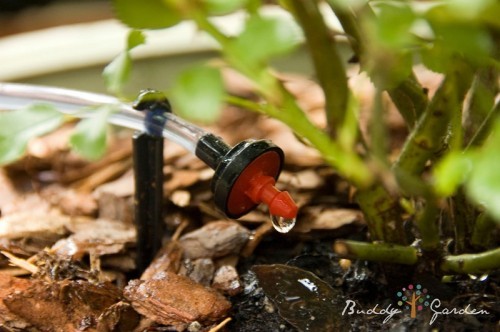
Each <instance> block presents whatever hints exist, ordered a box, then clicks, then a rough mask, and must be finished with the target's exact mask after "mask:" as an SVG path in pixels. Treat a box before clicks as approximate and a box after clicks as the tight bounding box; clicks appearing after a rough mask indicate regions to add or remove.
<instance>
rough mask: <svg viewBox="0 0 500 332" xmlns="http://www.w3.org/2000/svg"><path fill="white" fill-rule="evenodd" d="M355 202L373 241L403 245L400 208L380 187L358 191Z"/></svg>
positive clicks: (395, 200)
mask: <svg viewBox="0 0 500 332" xmlns="http://www.w3.org/2000/svg"><path fill="white" fill-rule="evenodd" d="M356 200H357V202H358V204H359V205H360V207H361V209H362V210H363V212H364V214H365V217H366V222H367V224H368V230H369V232H370V236H371V239H372V240H373V241H385V242H390V243H400V244H405V243H406V238H405V235H404V230H403V220H402V217H401V216H402V214H403V211H402V208H401V206H400V205H399V202H398V200H397V198H396V197H394V196H393V195H391V194H390V193H389V192H388V191H387V189H386V188H385V187H384V186H382V185H374V186H372V187H370V188H367V189H363V190H360V191H359V192H358V193H357V194H356Z"/></svg>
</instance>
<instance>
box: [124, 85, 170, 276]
mask: <svg viewBox="0 0 500 332" xmlns="http://www.w3.org/2000/svg"><path fill="white" fill-rule="evenodd" d="M133 107H134V108H135V109H136V110H138V111H141V112H145V116H144V127H145V129H146V132H143V133H136V134H135V135H134V137H133V158H134V176H135V200H134V203H135V204H134V205H135V223H136V228H137V260H136V262H137V271H138V272H139V273H142V272H143V271H144V270H145V269H146V268H147V267H148V266H149V264H150V263H151V261H152V260H153V258H154V257H155V255H156V253H157V252H158V250H159V249H160V247H161V244H162V243H161V242H162V238H163V231H164V223H163V213H162V212H163V135H162V133H163V128H164V126H165V123H166V121H167V118H166V116H165V114H166V113H169V112H171V111H172V109H171V107H170V103H169V102H168V100H167V98H166V97H165V96H164V95H163V94H162V93H161V92H159V91H155V90H143V91H141V93H140V94H139V96H138V97H137V99H136V101H135V103H134V105H133Z"/></svg>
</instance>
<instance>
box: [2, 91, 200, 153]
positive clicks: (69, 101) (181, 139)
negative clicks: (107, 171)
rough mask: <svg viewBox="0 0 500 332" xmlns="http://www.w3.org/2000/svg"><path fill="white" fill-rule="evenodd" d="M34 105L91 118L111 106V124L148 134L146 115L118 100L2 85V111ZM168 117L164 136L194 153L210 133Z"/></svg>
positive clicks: (177, 118) (82, 93)
mask: <svg viewBox="0 0 500 332" xmlns="http://www.w3.org/2000/svg"><path fill="white" fill-rule="evenodd" d="M34 103H49V104H52V105H54V107H56V108H57V109H58V110H59V111H60V112H61V113H64V114H68V115H72V116H75V117H78V118H86V117H89V116H91V115H92V107H96V106H100V105H110V106H111V105H112V106H113V107H115V108H116V109H117V112H113V113H112V114H111V116H110V117H109V119H108V122H109V123H111V124H114V125H117V126H121V127H125V128H130V129H134V130H139V131H145V126H144V113H143V112H138V111H136V110H134V109H133V108H132V106H130V105H128V104H125V103H123V102H121V101H120V100H118V99H117V98H114V97H111V96H107V95H103V94H98V93H90V92H84V91H78V90H70V89H62V88H56V87H46V86H38V85H29V84H19V83H2V82H0V111H2V110H17V109H20V108H23V107H26V106H28V105H31V104H34ZM166 117H167V121H166V124H165V127H164V128H163V137H164V138H166V139H168V140H171V141H173V142H175V143H177V144H179V145H181V146H182V147H184V148H185V149H186V150H188V151H190V152H191V153H195V151H196V146H197V143H198V141H199V140H200V138H201V137H203V136H204V135H206V134H208V133H207V132H206V131H205V130H203V129H201V128H199V127H197V126H195V125H193V124H191V123H188V122H186V121H184V120H182V119H180V118H179V117H177V116H175V115H174V114H171V113H168V114H166Z"/></svg>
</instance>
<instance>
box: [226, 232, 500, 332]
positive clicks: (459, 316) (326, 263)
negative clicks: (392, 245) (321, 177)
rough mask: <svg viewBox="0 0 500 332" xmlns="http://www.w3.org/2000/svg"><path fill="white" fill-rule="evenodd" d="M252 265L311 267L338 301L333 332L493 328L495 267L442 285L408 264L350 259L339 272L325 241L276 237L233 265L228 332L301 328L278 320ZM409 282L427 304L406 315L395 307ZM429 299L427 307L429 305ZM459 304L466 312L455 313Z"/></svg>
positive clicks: (498, 309)
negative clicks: (237, 285) (238, 279)
mask: <svg viewBox="0 0 500 332" xmlns="http://www.w3.org/2000/svg"><path fill="white" fill-rule="evenodd" d="M256 264H286V265H290V266H294V267H298V268H300V269H303V270H306V271H310V272H313V273H314V274H315V275H316V276H318V277H319V278H320V279H321V280H323V281H324V282H326V283H327V284H328V285H330V286H331V287H332V288H333V289H334V290H336V291H338V295H337V297H338V298H337V302H336V303H337V306H336V307H335V308H334V309H333V310H332V315H339V317H340V320H341V321H342V322H341V327H338V328H335V329H331V330H332V331H498V330H499V325H498V324H499V323H498V322H499V318H500V301H499V293H500V288H499V286H498V285H499V283H498V282H499V280H500V274H499V273H498V271H496V272H495V273H493V274H491V275H488V276H486V275H485V276H456V277H452V278H450V280H448V282H445V283H443V282H441V281H440V280H438V279H437V278H435V277H433V276H430V275H424V274H419V273H418V272H417V271H414V269H413V268H412V267H408V266H388V265H380V264H374V263H367V262H359V261H358V262H355V261H354V262H352V264H351V266H350V267H349V268H347V269H343V268H342V267H341V266H340V265H339V259H338V258H337V257H336V256H335V254H334V253H333V251H332V249H331V241H321V240H318V241H309V242H301V241H293V240H290V239H285V238H284V237H280V236H279V235H277V236H274V237H269V238H267V239H266V240H265V241H264V242H263V243H262V244H261V245H260V246H259V248H258V250H257V251H256V252H255V254H254V256H252V257H251V258H249V259H246V260H245V261H242V262H241V263H240V266H239V270H240V273H241V275H242V279H243V282H244V285H245V290H244V292H243V293H242V294H240V295H238V296H235V297H233V298H232V299H231V300H232V303H233V315H232V318H233V319H232V321H231V322H230V324H228V326H227V327H228V330H229V331H240V332H246V331H248V332H250V331H251V332H257V331H262V332H264V331H266V332H267V331H283V332H291V331H300V330H301V329H300V327H299V328H297V327H294V326H292V325H291V324H289V323H288V322H287V320H285V319H283V318H282V317H281V315H280V308H278V306H277V305H276V303H274V302H273V301H272V300H271V299H270V297H268V296H266V292H265V291H264V290H263V288H262V287H260V286H259V281H258V279H257V278H256V275H255V273H253V272H252V271H251V267H252V266H253V265H256ZM409 285H414V287H416V286H417V285H419V287H420V289H421V290H423V289H424V288H425V289H426V293H425V294H424V293H422V295H426V296H427V295H428V296H429V298H428V300H429V301H427V302H428V305H427V306H425V304H424V303H425V302H423V303H422V310H420V311H417V314H416V317H415V318H411V317H410V310H408V309H405V308H404V307H402V306H399V305H398V300H401V299H400V298H398V296H397V293H398V292H401V291H402V289H403V288H405V289H407V287H408V286H409ZM415 289H416V288H415ZM432 300H434V302H433V310H432V309H431V308H430V306H431V305H430V303H432ZM439 304H440V306H438V305H439ZM374 308H375V310H373V309H374ZM454 308H455V309H454ZM465 308H467V312H468V313H469V314H465V313H464V312H463V311H462V312H461V311H460V309H465ZM284 309H286V308H284ZM373 311H376V312H378V313H379V314H374V313H373ZM397 311H400V312H397ZM394 312H397V313H394ZM486 312H488V314H485V313H486ZM391 313H394V314H392V315H391ZM471 313H476V314H471ZM480 313H482V314H480ZM288 320H290V317H288ZM432 320H433V322H432V324H431V321H432ZM292 321H293V319H292ZM311 331H312V330H311ZM314 332H316V331H314Z"/></svg>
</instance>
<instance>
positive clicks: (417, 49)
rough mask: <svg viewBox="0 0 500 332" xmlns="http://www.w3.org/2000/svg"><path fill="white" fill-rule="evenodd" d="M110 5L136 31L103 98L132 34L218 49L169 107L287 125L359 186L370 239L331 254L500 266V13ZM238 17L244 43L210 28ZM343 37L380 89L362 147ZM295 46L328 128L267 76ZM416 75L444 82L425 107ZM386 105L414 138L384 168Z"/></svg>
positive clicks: (191, 1)
mask: <svg viewBox="0 0 500 332" xmlns="http://www.w3.org/2000/svg"><path fill="white" fill-rule="evenodd" d="M113 3H114V7H115V12H116V13H117V16H118V18H119V19H120V20H121V21H122V22H123V23H125V24H127V25H128V26H129V27H130V28H131V29H132V30H131V32H130V35H129V39H128V42H127V46H126V49H125V51H124V52H123V53H122V54H120V55H119V56H118V57H117V58H116V59H115V60H114V61H113V62H112V63H111V64H110V65H108V66H107V67H106V69H105V71H104V75H105V78H106V80H107V82H108V87H109V89H110V91H112V92H114V93H116V94H120V93H121V89H122V88H123V86H124V84H125V83H126V81H127V77H128V72H129V71H130V66H131V64H132V62H131V57H130V50H131V49H132V48H134V47H140V45H141V44H143V43H146V42H147V41H146V40H145V38H144V35H143V34H142V33H141V32H140V30H141V29H163V28H165V29H168V28H169V27H171V26H174V25H176V24H177V23H179V22H181V21H183V20H191V21H192V22H194V24H196V26H197V27H198V29H199V30H201V31H204V32H205V33H207V34H209V35H210V36H211V37H212V38H213V39H214V40H215V41H216V42H217V43H218V45H219V46H220V59H219V61H217V62H211V63H206V64H201V65H200V64H196V66H195V67H193V68H190V69H188V70H187V71H185V72H184V73H182V74H181V75H180V76H179V78H178V79H177V81H176V84H175V85H174V86H173V87H172V88H171V89H170V91H169V97H170V98H171V100H172V102H173V104H174V109H175V110H176V111H177V112H178V113H179V114H180V115H181V116H184V117H186V118H191V119H194V120H197V121H211V120H213V119H215V118H216V117H217V116H218V115H219V112H220V109H221V106H222V103H224V102H226V103H230V104H234V105H237V106H240V107H243V108H246V109H248V110H251V111H254V112H258V113H261V114H265V115H267V116H270V117H273V118H276V119H278V120H280V121H282V122H283V123H285V124H286V125H288V126H289V128H290V129H291V130H293V131H294V133H295V134H296V135H297V136H298V137H300V138H302V139H303V140H304V141H305V142H308V143H309V144H310V145H311V146H313V147H315V148H316V149H317V150H318V151H319V152H320V153H321V155H322V156H323V158H324V160H325V162H327V163H328V164H329V165H330V166H331V167H332V168H333V169H335V170H336V172H338V174H339V175H340V176H342V177H343V178H345V179H346V180H348V181H349V182H350V183H351V184H352V185H353V186H354V187H355V188H356V199H357V202H358V203H359V206H360V208H361V210H362V211H363V212H364V215H365V217H366V221H367V225H368V230H369V235H370V239H371V241H372V242H371V243H365V242H356V241H347V240H338V241H337V242H336V244H335V249H336V250H337V252H338V253H339V254H340V255H343V256H346V257H355V258H359V259H365V260H373V261H385V262H391V263H400V264H409V265H415V264H421V265H422V268H423V269H426V270H430V272H432V273H435V274H442V273H483V272H487V271H490V270H492V269H495V268H498V267H500V249H499V248H498V247H497V245H498V242H497V241H498V240H497V239H495V234H496V236H498V228H499V225H500V208H499V207H500V175H498V174H500V173H498V174H497V172H496V165H498V163H499V162H500V160H498V159H499V158H500V157H498V153H497V151H496V147H497V146H498V145H499V143H500V134H499V130H500V122H499V120H498V119H497V118H498V114H499V110H500V109H499V108H500V106H499V98H498V91H499V69H500V62H499V61H498V56H499V52H500V50H499V41H500V21H498V17H499V16H500V3H499V2H498V1H496V0H476V1H463V0H449V1H425V2H422V1H391V0H389V1H370V0H356V1H346V0H327V1H309V0H281V1H280V2H279V4H280V6H281V7H282V8H283V9H284V10H285V11H287V12H288V13H289V14H290V16H291V17H292V19H286V18H284V17H281V16H279V17H277V16H269V15H265V11H262V10H261V8H262V7H263V2H262V1H259V0H237V1H232V0H182V1H181V0H149V1H146V2H137V1H134V0H114V1H113ZM236 10H241V11H243V12H244V13H245V14H246V16H245V25H244V27H243V29H242V31H241V32H240V33H239V34H237V35H227V34H226V33H225V32H224V31H222V30H221V29H219V28H218V27H217V26H216V25H215V24H213V22H212V20H211V17H212V16H216V15H221V14H227V13H231V12H234V11H236ZM326 11H328V12H333V13H334V14H335V16H336V17H337V18H338V20H339V22H340V24H341V26H342V28H343V30H344V32H342V33H340V32H338V31H333V30H332V29H331V28H330V26H329V25H328V24H327V22H326V21H325V15H324V13H325V12H326ZM338 35H343V36H346V37H347V41H348V43H349V46H350V49H351V50H352V54H353V58H354V59H356V60H357V61H358V62H359V66H360V70H362V71H364V72H366V73H367V74H368V75H369V77H370V78H371V80H372V82H373V84H374V87H375V93H374V94H375V95H374V103H373V106H372V117H371V120H370V123H369V125H368V131H369V137H370V139H369V140H368V141H364V138H363V137H362V135H360V130H359V125H358V121H357V116H358V109H359V105H358V103H357V101H356V99H355V97H354V96H353V93H352V92H351V91H350V89H349V88H348V84H347V82H348V80H347V73H346V69H347V67H348V66H349V65H348V64H347V63H345V62H344V61H343V60H342V57H341V56H340V52H339V49H340V48H341V47H343V46H342V45H341V41H339V39H338V38H336V37H337V36H338ZM302 41H304V43H305V45H306V47H307V49H308V50H309V55H310V58H311V60H312V63H313V65H314V66H313V67H314V71H315V76H316V78H317V81H318V83H319V85H320V86H321V88H322V89H323V92H324V96H325V102H326V104H325V117H326V123H327V128H319V127H317V126H315V125H314V124H313V123H311V121H310V120H309V118H308V117H307V115H306V114H305V113H304V111H303V110H302V109H301V107H300V106H299V104H298V103H297V101H296V100H295V99H294V97H293V96H292V94H291V93H290V92H289V91H287V89H286V88H285V87H284V85H283V82H281V81H280V79H279V78H277V77H276V75H274V71H273V69H272V67H271V66H270V61H271V60H272V59H273V58H275V57H279V56H283V55H285V54H288V53H290V52H293V51H294V50H295V49H296V48H297V47H298V46H299V44H300V43H301V42H302ZM166 42H167V41H166ZM417 65H419V66H424V67H426V68H427V69H429V70H432V71H434V72H438V73H441V74H442V80H441V82H440V84H439V87H438V88H437V90H436V91H435V93H434V94H433V96H432V97H430V96H429V95H428V93H427V89H426V88H425V87H423V86H422V85H421V83H420V82H419V81H418V79H417V76H416V75H415V73H414V71H415V66H417ZM222 66H227V67H231V68H232V69H234V70H236V71H238V72H240V73H241V74H242V75H244V76H246V77H247V78H248V79H249V80H250V81H251V82H252V83H253V85H254V87H255V89H256V93H257V94H258V96H259V101H258V102H254V101H251V100H247V99H242V98H240V97H237V96H231V95H227V93H226V92H225V91H224V89H223V86H222V82H221V76H220V73H219V70H220V69H221V67H222ZM384 94H388V95H389V96H390V98H391V100H392V102H393V103H394V105H395V106H396V108H397V109H398V111H399V112H400V114H401V116H402V118H403V119H404V121H405V123H406V125H407V127H408V130H409V135H408V137H407V138H406V141H405V143H404V145H403V148H402V150H401V152H400V153H399V156H398V158H397V159H396V160H395V161H393V162H392V161H390V158H389V150H388V148H387V142H386V140H387V133H388V128H387V121H386V119H385V114H386V110H385V109H384V108H385V104H384V103H383V102H382V100H383V95H384ZM187 96H190V97H187ZM199 105H204V107H203V112H202V110H201V107H200V106H199ZM0 115H1V114H0ZM82 126H84V125H83V124H82ZM97 137H101V136H98V135H97V136H96V138H97ZM76 141H82V140H81V137H79V136H75V137H74V139H73V142H74V143H75V142H76ZM96 141H97V142H101V143H102V139H101V138H98V139H96ZM101 143H98V144H101ZM1 146H2V145H0V147H1ZM357 147H362V148H361V149H360V148H357ZM0 152H1V151H0ZM407 221H411V222H412V223H413V232H412V235H408V232H407V231H406V230H405V228H404V223H405V222H407ZM414 236H415V238H416V239H418V241H416V242H415V241H414V238H413V237H414ZM449 239H453V242H452V243H453V244H454V245H453V246H450V245H448V242H449V241H448V240H449ZM410 243H411V244H410Z"/></svg>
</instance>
